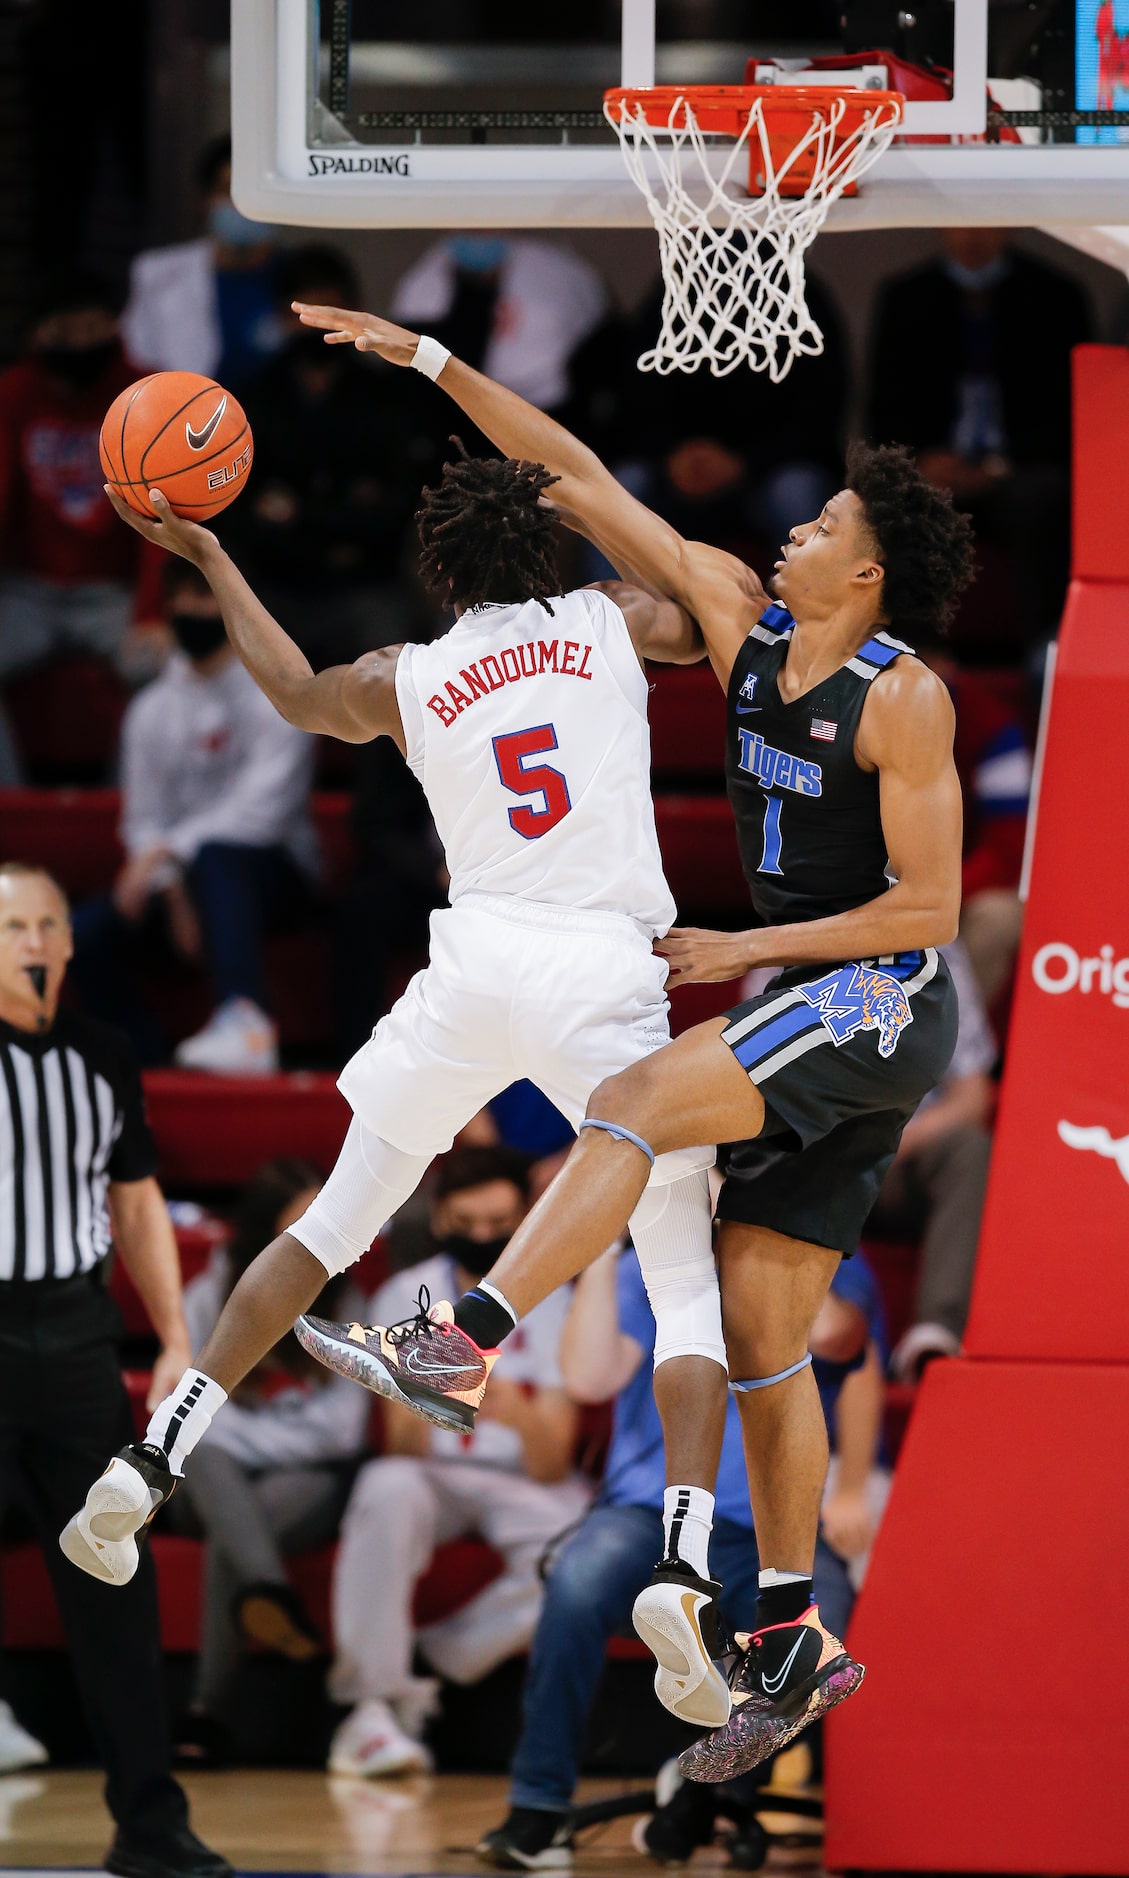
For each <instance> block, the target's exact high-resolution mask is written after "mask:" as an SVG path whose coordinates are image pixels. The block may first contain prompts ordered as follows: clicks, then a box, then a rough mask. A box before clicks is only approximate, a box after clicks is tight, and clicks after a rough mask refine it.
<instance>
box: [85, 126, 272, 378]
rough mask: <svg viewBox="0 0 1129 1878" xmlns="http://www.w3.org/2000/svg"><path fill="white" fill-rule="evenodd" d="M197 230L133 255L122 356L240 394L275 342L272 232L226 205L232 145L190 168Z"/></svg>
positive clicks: (211, 149)
mask: <svg viewBox="0 0 1129 1878" xmlns="http://www.w3.org/2000/svg"><path fill="white" fill-rule="evenodd" d="M196 181H197V186H198V188H199V193H200V202H201V208H202V212H203V219H204V228H205V232H204V234H203V235H201V236H199V237H198V238H197V239H196V240H195V241H181V242H177V243H175V244H174V245H173V246H172V247H168V248H150V249H148V250H147V251H146V253H144V254H139V255H138V256H137V258H136V260H135V261H134V263H133V267H132V270H131V273H130V285H129V300H128V302H127V305H126V309H125V313H124V316H123V320H122V328H123V331H124V334H125V342H126V345H127V346H128V348H129V353H130V357H131V358H133V359H136V361H137V363H138V364H139V365H141V366H143V367H144V368H145V370H146V371H150V372H163V371H181V372H204V373H206V374H207V375H208V376H209V377H210V378H218V379H219V381H220V383H221V384H223V385H226V386H227V387H228V389H229V390H231V391H235V392H237V393H238V392H240V391H241V390H242V389H243V387H244V385H245V384H246V383H247V381H248V379H250V378H251V377H252V376H253V374H254V373H255V372H256V371H257V369H258V368H259V366H260V365H262V364H263V363H264V361H265V360H267V359H269V358H270V356H271V355H272V353H274V352H277V350H278V348H279V346H280V345H281V343H282V330H281V327H280V325H279V320H278V308H277V301H276V293H275V276H274V268H275V247H274V230H273V228H271V227H270V226H269V224H267V223H266V222H252V221H249V220H248V218H247V217H246V216H245V215H241V214H240V212H239V210H238V209H237V208H236V206H235V204H234V202H233V201H232V199H231V139H230V137H218V138H216V139H215V141H214V142H212V143H210V144H208V146H207V148H206V149H205V150H204V151H203V153H202V154H201V157H200V160H199V163H198V165H197V171H196Z"/></svg>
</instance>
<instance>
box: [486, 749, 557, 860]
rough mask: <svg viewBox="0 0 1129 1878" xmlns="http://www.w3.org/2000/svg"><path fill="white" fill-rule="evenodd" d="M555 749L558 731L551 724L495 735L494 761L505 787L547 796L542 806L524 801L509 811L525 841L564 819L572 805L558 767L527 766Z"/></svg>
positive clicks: (514, 791) (513, 825)
mask: <svg viewBox="0 0 1129 1878" xmlns="http://www.w3.org/2000/svg"><path fill="white" fill-rule="evenodd" d="M556 748H557V733H556V731H555V730H554V728H553V726H552V724H536V725H534V727H533V728H532V729H531V730H514V731H511V732H510V733H509V735H508V736H505V737H495V738H494V761H495V763H496V764H497V766H498V774H499V776H500V777H501V779H502V782H503V783H504V784H505V787H506V788H507V789H508V790H509V791H510V792H511V794H512V795H515V796H536V795H540V796H542V797H543V798H544V804H545V806H544V807H543V808H531V807H530V806H529V805H528V804H527V803H523V804H522V806H521V807H520V808H516V809H511V810H510V811H509V816H510V827H511V828H512V829H513V831H514V833H515V834H517V835H520V836H521V837H522V839H523V840H524V841H536V840H538V839H539V837H540V836H541V835H547V834H548V832H549V830H550V828H555V827H556V825H557V823H558V822H563V820H564V818H565V816H566V815H567V814H568V812H569V810H570V809H571V807H572V803H571V801H570V800H569V794H568V784H567V783H566V781H565V779H564V777H563V776H562V775H561V772H560V770H559V769H552V768H551V767H550V766H549V764H548V763H535V764H534V765H533V766H532V767H531V768H529V769H527V768H526V763H527V761H528V759H529V758H530V757H532V756H539V755H540V754H541V752H542V751H543V750H555V749H556Z"/></svg>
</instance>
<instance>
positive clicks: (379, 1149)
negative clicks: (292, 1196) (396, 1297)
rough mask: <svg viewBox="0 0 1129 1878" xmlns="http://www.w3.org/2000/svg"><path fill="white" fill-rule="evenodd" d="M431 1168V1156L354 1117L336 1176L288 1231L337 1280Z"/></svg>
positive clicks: (327, 1182)
mask: <svg viewBox="0 0 1129 1878" xmlns="http://www.w3.org/2000/svg"><path fill="white" fill-rule="evenodd" d="M430 1165H431V1157H430V1156H429V1155H426V1154H423V1155H420V1154H405V1153H404V1152H403V1150H402V1149H401V1148H394V1147H392V1146H391V1145H390V1143H389V1142H387V1141H382V1140H381V1139H380V1136H379V1135H374V1134H373V1132H372V1130H371V1129H369V1128H365V1127H364V1126H363V1125H362V1123H361V1122H359V1121H358V1120H357V1117H356V1116H354V1117H353V1120H352V1122H351V1123H350V1125H349V1132H348V1134H347V1135H346V1137H345V1140H344V1142H343V1143H342V1147H341V1152H340V1154H339V1155H338V1157H337V1165H336V1167H335V1168H334V1170H333V1172H332V1174H331V1175H330V1176H329V1179H328V1180H327V1181H326V1183H325V1186H324V1187H323V1188H322V1190H321V1192H320V1193H319V1194H318V1196H317V1198H316V1199H315V1200H312V1201H311V1203H310V1205H309V1206H308V1207H307V1208H306V1211H305V1212H304V1213H303V1214H302V1217H301V1219H299V1220H295V1222H294V1224H293V1226H288V1227H287V1231H288V1232H289V1233H290V1234H291V1235H292V1236H293V1237H294V1238H295V1239H298V1240H300V1241H301V1243H302V1244H303V1245H304V1246H305V1248H306V1250H307V1251H308V1252H312V1253H313V1255H314V1257H315V1258H316V1259H320V1260H321V1263H322V1264H323V1265H324V1266H325V1269H326V1271H327V1272H328V1273H329V1275H330V1277H331V1278H333V1277H336V1275H337V1273H338V1272H343V1271H347V1270H348V1268H349V1266H350V1265H355V1264H356V1262H357V1260H358V1259H359V1258H362V1257H363V1256H364V1254H365V1253H366V1252H367V1251H368V1249H369V1247H370V1245H371V1244H372V1242H373V1240H374V1239H375V1238H376V1236H377V1234H378V1233H379V1232H380V1231H381V1230H382V1229H383V1227H384V1226H386V1225H387V1223H388V1221H389V1220H390V1219H391V1217H392V1215H393V1213H395V1212H396V1211H397V1210H398V1209H399V1208H400V1207H401V1206H403V1204H404V1201H405V1200H408V1199H410V1198H411V1196H412V1194H413V1193H414V1192H415V1190H416V1188H417V1187H418V1186H419V1183H420V1181H421V1180H422V1179H423V1177H424V1175H425V1174H426V1172H427V1170H428V1168H429V1167H430Z"/></svg>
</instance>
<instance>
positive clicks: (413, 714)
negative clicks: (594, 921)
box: [396, 588, 675, 935]
mask: <svg viewBox="0 0 1129 1878" xmlns="http://www.w3.org/2000/svg"><path fill="white" fill-rule="evenodd" d="M550 606H551V607H552V612H551V613H550V611H549V607H550ZM396 696H397V699H398V701H399V706H400V716H401V718H402V720H403V725H404V735H405V738H406V746H407V758H408V762H409V764H410V766H411V768H412V770H413V771H414V772H415V774H416V776H417V777H418V778H419V780H420V782H421V783H422V785H423V788H424V792H425V794H426V796H427V800H428V803H429V804H430V807H431V812H432V815H433V816H434V818H435V826H436V828H437V830H438V832H439V838H440V840H441V841H442V843H443V847H444V850H445V852H446V857H447V866H448V869H449V870H450V875H451V902H452V904H454V903H455V902H456V901H457V900H458V899H459V897H460V895H462V894H464V893H467V892H471V891H473V892H478V893H490V894H500V895H504V896H507V897H509V898H516V899H521V900H530V901H538V902H541V903H543V904H546V905H550V906H562V907H574V908H577V909H580V910H586V911H587V910H590V911H593V912H607V913H619V914H622V915H625V916H626V917H628V918H630V919H633V920H635V921H636V922H637V923H638V924H639V926H641V927H642V928H643V929H644V931H645V932H646V933H647V934H648V935H653V934H660V933H665V932H666V931H667V930H668V928H669V927H670V925H671V923H672V922H673V920H674V917H675V906H674V901H673V899H672V898H671V893H670V888H669V887H668V886H667V883H666V880H665V878H664V876H663V869H662V860H661V857H660V855H659V844H658V837H657V835H656V833H655V813H654V806H653V804H652V802H651V793H650V762H651V741H650V732H649V730H648V727H647V681H646V678H645V677H644V675H643V671H642V668H641V666H640V664H639V660H638V657H637V655H636V652H635V648H634V646H633V645H632V642H631V636H630V634H629V632H628V630H627V622H626V620H625V619H624V617H623V614H622V612H621V611H620V609H619V607H617V606H616V605H615V603H614V601H612V600H609V599H608V597H607V596H606V594H603V593H599V592H597V591H595V590H594V589H590V588H581V589H578V590H577V591H575V592H573V593H567V594H564V595H562V596H561V597H560V598H559V599H558V598H554V599H553V600H552V601H550V602H549V603H548V604H547V605H542V604H540V603H539V602H537V601H533V600H530V601H526V602H524V603H517V604H514V605H506V606H494V605H491V606H477V607H472V608H470V610H469V611H468V612H466V613H464V614H463V616H462V618H461V619H459V620H458V621H457V622H456V624H455V625H454V626H453V627H452V628H451V630H450V632H448V633H445V634H444V635H443V637H442V638H441V639H436V640H435V641H433V643H432V644H431V645H407V646H405V647H404V649H403V651H402V652H401V654H400V658H399V662H398V664H397V667H396Z"/></svg>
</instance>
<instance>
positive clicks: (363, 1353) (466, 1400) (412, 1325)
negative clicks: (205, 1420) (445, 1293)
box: [294, 1285, 498, 1434]
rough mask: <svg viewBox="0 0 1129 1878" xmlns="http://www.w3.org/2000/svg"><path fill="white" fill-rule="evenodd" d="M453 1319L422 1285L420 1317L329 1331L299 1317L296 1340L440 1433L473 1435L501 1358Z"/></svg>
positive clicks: (324, 1323) (321, 1321) (322, 1321)
mask: <svg viewBox="0 0 1129 1878" xmlns="http://www.w3.org/2000/svg"><path fill="white" fill-rule="evenodd" d="M453 1320H454V1312H453V1309H452V1307H451V1305H450V1304H447V1303H446V1302H441V1303H438V1304H434V1305H433V1304H432V1302H431V1294H430V1292H429V1291H428V1289H427V1286H426V1285H422V1286H421V1287H420V1293H419V1298H418V1300H417V1304H416V1312H415V1315H414V1316H413V1317H406V1318H404V1319H403V1321H402V1322H401V1323H398V1324H389V1325H387V1326H384V1325H381V1324H331V1323H330V1322H329V1321H328V1319H327V1318H324V1317H300V1318H299V1319H298V1322H297V1323H296V1324H295V1326H294V1334H295V1336H296V1337H297V1339H298V1341H299V1343H300V1344H301V1345H302V1348H303V1349H304V1350H308V1351H309V1353H310V1355H311V1356H315V1357H316V1358H317V1360H318V1362H319V1363H324V1364H325V1366H326V1368H327V1369H332V1370H333V1371H334V1372H335V1373H336V1374H337V1375H338V1376H350V1377H352V1379H353V1381H354V1382H359V1383H363V1384H364V1386H365V1388H366V1389H371V1390H372V1391H373V1393H374V1394H375V1395H380V1396H383V1397H384V1398H385V1400H386V1401H390V1402H399V1403H401V1404H402V1406H403V1407H404V1408H407V1409H411V1411H412V1413H413V1414H415V1415H418V1416H420V1417H421V1419H422V1420H423V1421H426V1422H432V1423H433V1424H434V1425H435V1426H436V1427H437V1428H453V1429H454V1430H455V1431H456V1433H458V1434H469V1433H470V1431H471V1429H472V1428H473V1427H474V1422H475V1417H476V1416H477V1414H478V1410H479V1407H480V1405H481V1402H482V1398H483V1396H484V1395H485V1393H486V1382H487V1378H488V1377H489V1375H490V1371H491V1370H492V1369H493V1367H494V1364H495V1363H496V1362H497V1360H498V1352H497V1350H480V1349H479V1347H478V1345H477V1343H474V1342H472V1340H471V1339H470V1337H468V1336H467V1335H466V1334H465V1332H464V1331H461V1330H460V1329H459V1328H458V1326H457V1325H456V1324H455V1322H454V1321H453Z"/></svg>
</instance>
